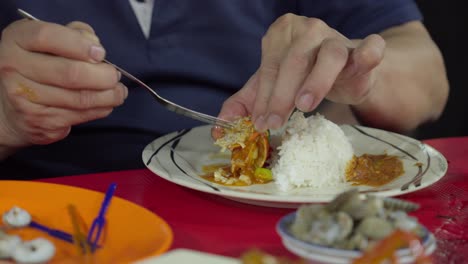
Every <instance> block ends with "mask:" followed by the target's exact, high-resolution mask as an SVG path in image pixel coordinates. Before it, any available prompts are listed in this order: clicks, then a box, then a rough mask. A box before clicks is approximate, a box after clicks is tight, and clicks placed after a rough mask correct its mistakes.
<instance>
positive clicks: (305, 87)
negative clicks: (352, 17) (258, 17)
mask: <svg viewBox="0 0 468 264" xmlns="http://www.w3.org/2000/svg"><path fill="white" fill-rule="evenodd" d="M384 50H385V41H384V40H383V38H382V37H380V36H379V35H370V36H368V37H367V38H365V39H363V40H359V41H358V40H355V41H353V40H350V39H348V38H346V37H344V36H343V35H341V34H340V33H339V32H337V31H336V30H334V29H332V28H330V27H329V26H327V25H326V24H325V23H324V22H323V21H321V20H319V19H316V18H307V17H302V16H296V15H293V14H286V15H284V16H282V17H280V18H279V19H278V20H276V21H275V22H274V23H273V24H272V25H271V26H270V28H269V29H268V31H267V33H266V35H265V36H264V38H263V40H262V60H261V65H260V67H259V69H258V70H257V72H256V73H255V74H254V75H253V76H252V77H251V78H250V80H249V81H248V82H247V83H246V84H245V86H244V87H243V88H242V89H241V90H239V91H238V92H237V93H236V94H234V95H233V96H232V97H230V98H229V99H228V100H226V102H225V103H224V105H223V108H222V110H221V112H220V114H219V116H220V117H221V118H224V119H228V120H229V119H233V118H235V117H239V116H246V115H252V118H253V120H254V122H255V126H256V128H257V129H258V130H260V131H263V130H266V129H277V128H280V127H281V126H282V125H283V124H284V123H285V122H286V121H287V119H288V117H289V115H290V114H291V112H292V111H293V109H294V108H298V109H299V110H301V111H304V112H309V111H312V110H313V109H315V108H316V107H317V106H318V104H319V103H320V102H321V101H322V100H323V99H324V98H327V99H329V100H331V101H334V102H337V103H343V104H351V105H353V104H359V103H361V102H362V101H363V100H365V99H366V97H367V95H368V94H369V93H370V91H371V90H372V89H373V87H374V81H375V80H376V74H377V71H376V70H375V69H376V67H377V66H378V65H379V64H380V63H381V61H382V59H383V56H384Z"/></svg>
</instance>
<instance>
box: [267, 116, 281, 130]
mask: <svg viewBox="0 0 468 264" xmlns="http://www.w3.org/2000/svg"><path fill="white" fill-rule="evenodd" d="M267 124H268V127H269V128H272V129H278V128H280V127H281V126H282V125H283V119H282V118H281V117H280V116H279V115H277V114H271V115H270V116H268V121H267Z"/></svg>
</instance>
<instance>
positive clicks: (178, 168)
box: [142, 125, 447, 207]
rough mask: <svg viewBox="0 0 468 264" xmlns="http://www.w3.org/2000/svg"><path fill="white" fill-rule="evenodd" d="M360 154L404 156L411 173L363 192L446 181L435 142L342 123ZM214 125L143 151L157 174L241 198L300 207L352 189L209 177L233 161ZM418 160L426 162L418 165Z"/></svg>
mask: <svg viewBox="0 0 468 264" xmlns="http://www.w3.org/2000/svg"><path fill="white" fill-rule="evenodd" d="M341 128H342V129H343V131H344V132H345V134H346V135H347V137H348V138H349V140H350V142H351V144H352V145H353V148H354V152H355V154H356V155H361V154H364V153H368V154H383V153H387V154H389V155H398V156H399V157H401V159H402V161H403V166H404V169H405V174H404V175H402V176H400V177H399V178H397V179H396V180H394V181H392V182H390V183H388V184H386V185H383V186H381V187H368V186H359V190H360V191H361V192H371V193H373V194H375V195H382V196H396V195H401V194H404V193H409V192H414V191H417V190H420V189H423V188H426V187H427V186H429V185H431V184H433V183H434V182H436V181H438V180H440V179H441V178H442V177H443V176H444V175H445V173H446V171H447V161H446V159H445V158H444V156H443V155H442V154H440V153H439V152H438V151H437V150H435V149H434V148H432V147H431V146H429V145H426V144H424V143H422V142H420V141H418V140H415V139H412V138H410V137H406V136H403V135H400V134H395V133H391V132H388V131H384V130H379V129H373V128H368V127H362V126H348V125H345V126H341ZM210 129H211V127H210V126H200V127H195V128H193V129H189V130H182V131H178V132H174V133H170V134H168V135H165V136H162V137H160V138H158V139H156V140H154V141H153V142H151V143H150V144H149V145H147V146H146V147H145V149H144V150H143V154H142V158H143V162H144V163H145V165H146V166H147V167H148V168H149V169H150V170H151V171H152V172H154V173H155V174H156V175H158V176H160V177H162V178H164V179H166V180H168V181H171V182H173V183H176V184H179V185H182V186H185V187H188V188H192V189H195V190H198V191H202V192H207V193H212V194H216V195H220V196H223V197H226V198H229V199H233V200H237V201H240V202H245V203H250V204H256V205H262V206H273V207H297V206H298V205H299V204H303V203H314V202H328V201H330V200H331V199H333V198H334V197H335V195H337V194H338V193H341V192H343V191H344V190H347V189H349V188H352V186H351V185H349V184H343V185H341V186H335V187H327V188H310V187H309V188H297V189H294V190H292V191H288V192H281V191H280V190H279V189H278V188H277V186H276V184H275V183H274V182H271V183H268V184H256V185H251V186H244V187H230V186H223V185H219V184H216V183H212V182H209V181H206V180H204V179H203V178H201V177H200V175H202V174H203V171H202V167H203V166H206V165H209V164H220V163H225V164H228V163H229V155H220V152H219V147H217V146H215V145H214V144H213V140H212V138H211V133H210ZM416 163H420V164H422V166H416V165H415V164H416Z"/></svg>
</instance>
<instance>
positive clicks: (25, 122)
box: [0, 20, 128, 156]
mask: <svg viewBox="0 0 468 264" xmlns="http://www.w3.org/2000/svg"><path fill="white" fill-rule="evenodd" d="M104 57H105V50H104V48H103V47H102V46H101V44H100V43H99V39H98V38H97V36H96V35H95V34H94V31H93V29H92V28H91V27H90V26H89V25H86V24H84V23H81V22H73V23H70V24H69V25H68V26H61V25H57V24H52V23H46V22H40V21H28V20H20V21H16V22H14V23H12V24H11V25H9V26H8V27H7V28H6V29H5V30H4V31H3V33H2V37H1V41H0V146H3V147H13V148H14V147H23V146H27V145H30V144H49V143H52V142H55V141H58V140H61V139H63V138H64V137H66V136H67V135H68V133H69V132H70V129H71V126H73V125H75V124H79V123H83V122H87V121H91V120H95V119H98V118H103V117H106V116H108V115H109V114H110V113H111V112H112V110H113V108H114V107H116V106H119V105H121V104H122V103H123V101H124V100H125V98H126V97H127V94H128V90H127V88H126V87H125V86H124V85H123V84H121V83H120V82H119V80H120V74H119V73H118V72H117V71H116V70H115V69H114V68H113V67H112V66H110V65H108V64H105V63H101V62H102V60H103V59H104ZM0 156H1V155H0Z"/></svg>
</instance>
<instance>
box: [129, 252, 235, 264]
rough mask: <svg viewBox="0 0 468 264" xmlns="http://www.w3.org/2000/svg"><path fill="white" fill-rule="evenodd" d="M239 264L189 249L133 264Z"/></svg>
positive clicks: (230, 259)
mask: <svg viewBox="0 0 468 264" xmlns="http://www.w3.org/2000/svg"><path fill="white" fill-rule="evenodd" d="M176 263H190V264H241V263H240V261H239V260H237V259H234V258H228V257H224V256H219V255H214V254H209V253H205V252H200V251H195V250H190V249H174V250H172V251H169V252H167V253H166V254H164V255H161V256H157V257H151V258H148V259H145V260H142V261H139V262H136V263H135V264H176Z"/></svg>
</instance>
